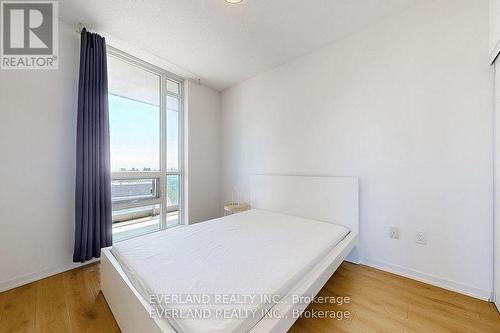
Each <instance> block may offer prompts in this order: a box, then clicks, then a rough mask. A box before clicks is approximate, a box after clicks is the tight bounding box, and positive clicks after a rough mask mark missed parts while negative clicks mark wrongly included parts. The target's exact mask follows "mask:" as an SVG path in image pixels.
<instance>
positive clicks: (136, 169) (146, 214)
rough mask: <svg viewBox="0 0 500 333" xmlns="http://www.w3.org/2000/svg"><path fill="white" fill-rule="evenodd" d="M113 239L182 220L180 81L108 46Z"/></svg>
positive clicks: (156, 229)
mask: <svg viewBox="0 0 500 333" xmlns="http://www.w3.org/2000/svg"><path fill="white" fill-rule="evenodd" d="M108 90H109V96H108V97H109V123H110V150H111V174H112V183H111V197H112V203H113V240H114V241H120V240H123V239H127V238H131V237H135V236H138V235H143V234H146V233H150V232H154V231H158V230H162V229H166V228H171V227H174V226H177V225H179V224H183V207H184V206H183V200H182V198H183V188H184V186H183V179H184V173H183V165H182V151H183V150H182V148H183V146H182V120H183V119H182V116H183V114H182V98H183V96H182V91H183V89H182V81H181V79H180V78H177V77H176V76H174V75H172V74H170V73H167V72H166V71H163V70H161V69H159V68H157V67H155V66H152V65H150V64H148V63H145V62H143V61H141V60H139V59H136V58H134V57H131V56H129V55H127V54H125V53H123V52H121V51H118V50H116V49H114V48H111V47H108Z"/></svg>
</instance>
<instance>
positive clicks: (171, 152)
mask: <svg viewBox="0 0 500 333" xmlns="http://www.w3.org/2000/svg"><path fill="white" fill-rule="evenodd" d="M167 170H168V171H177V170H179V99H178V98H177V97H172V96H167Z"/></svg>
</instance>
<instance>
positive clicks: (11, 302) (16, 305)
mask: <svg viewBox="0 0 500 333" xmlns="http://www.w3.org/2000/svg"><path fill="white" fill-rule="evenodd" d="M36 289H37V285H36V283H31V284H28V285H26V286H22V287H19V288H15V289H11V290H9V291H6V292H5V293H4V294H5V295H3V297H5V298H4V301H3V302H4V304H3V311H2V317H1V320H0V333H14V332H15V333H21V332H22V333H32V332H34V331H35V310H36Z"/></svg>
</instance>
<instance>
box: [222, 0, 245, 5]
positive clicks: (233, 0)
mask: <svg viewBox="0 0 500 333" xmlns="http://www.w3.org/2000/svg"><path fill="white" fill-rule="evenodd" d="M226 2H227V3H231V4H237V3H242V2H243V0H226Z"/></svg>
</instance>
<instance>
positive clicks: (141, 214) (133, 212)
mask: <svg viewBox="0 0 500 333" xmlns="http://www.w3.org/2000/svg"><path fill="white" fill-rule="evenodd" d="M160 211H161V210H160V205H151V206H143V207H137V208H128V209H120V210H113V241H114V242H118V241H121V240H124V239H128V238H132V237H136V236H139V235H144V234H147V233H150V232H154V231H158V230H160V227H161V224H160Z"/></svg>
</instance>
